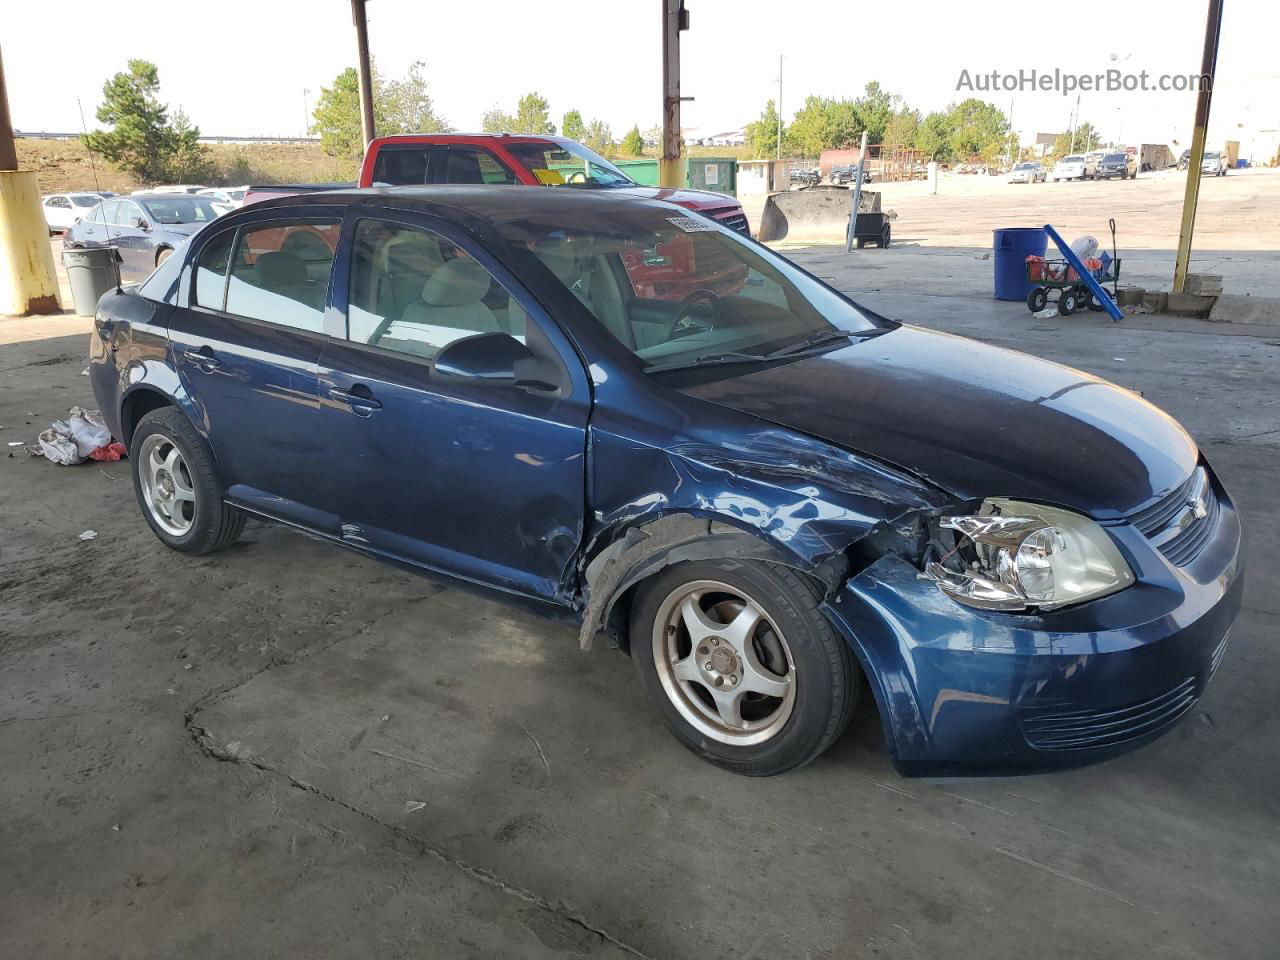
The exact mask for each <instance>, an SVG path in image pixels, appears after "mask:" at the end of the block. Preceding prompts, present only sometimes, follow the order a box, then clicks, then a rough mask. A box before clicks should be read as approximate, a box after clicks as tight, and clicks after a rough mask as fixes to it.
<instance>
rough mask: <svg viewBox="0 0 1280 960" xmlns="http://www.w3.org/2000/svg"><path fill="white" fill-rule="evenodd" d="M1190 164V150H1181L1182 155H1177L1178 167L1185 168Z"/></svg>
mask: <svg viewBox="0 0 1280 960" xmlns="http://www.w3.org/2000/svg"><path fill="white" fill-rule="evenodd" d="M1190 166H1191V151H1190V150H1183V151H1182V156H1180V157H1178V169H1179V170H1186V169H1187V168H1188V167H1190Z"/></svg>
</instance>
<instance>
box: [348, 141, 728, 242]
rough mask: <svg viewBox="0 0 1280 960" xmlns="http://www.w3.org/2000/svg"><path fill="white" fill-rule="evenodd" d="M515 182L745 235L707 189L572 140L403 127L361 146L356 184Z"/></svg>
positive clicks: (721, 198)
mask: <svg viewBox="0 0 1280 960" xmlns="http://www.w3.org/2000/svg"><path fill="white" fill-rule="evenodd" d="M424 183H506V184H511V183H522V184H524V185H526V186H530V187H539V186H567V187H575V186H576V187H588V188H591V187H596V188H607V189H612V190H624V191H626V192H627V193H628V194H630V195H632V196H636V197H646V198H648V199H652V200H666V201H668V202H669V203H675V204H679V205H680V206H682V207H688V208H689V209H690V210H697V211H698V212H699V213H701V214H703V215H705V216H708V217H711V218H713V219H715V220H717V221H719V222H720V223H722V224H724V225H725V226H726V227H729V228H730V229H733V230H737V231H738V232H739V233H746V234H749V233H750V231H749V229H748V227H747V217H746V214H744V213H743V211H742V205H741V204H739V203H738V201H737V200H735V199H734V198H733V197H730V196H727V195H725V194H722V193H711V192H710V191H707V190H682V189H672V188H669V187H646V186H642V185H641V184H638V183H636V182H635V181H634V180H632V179H631V178H630V177H628V176H627V175H626V174H625V173H623V172H622V171H621V170H619V169H618V168H617V167H615V166H614V165H613V164H611V163H610V162H609V161H608V160H606V159H604V158H603V157H601V156H600V155H599V154H597V153H595V152H594V151H592V150H590V149H588V148H587V147H584V146H583V145H582V144H580V143H578V142H577V141H576V140H568V139H566V138H565V137H552V136H529V135H524V134H507V133H494V134H470V133H467V134H463V133H409V134H401V135H398V136H393V137H378V138H377V139H375V140H373V141H372V142H370V144H369V147H368V149H367V150H365V154H364V163H363V164H362V165H361V167H360V186H362V187H376V186H388V187H399V186H409V185H415V184H416V185H421V184H424Z"/></svg>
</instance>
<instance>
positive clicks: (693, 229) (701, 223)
mask: <svg viewBox="0 0 1280 960" xmlns="http://www.w3.org/2000/svg"><path fill="white" fill-rule="evenodd" d="M667 223H672V224H675V225H676V226H677V227H679V228H680V229H681V230H683V231H684V232H685V233H702V232H703V231H706V230H714V229H715V228H716V225H715V224H714V223H708V222H707V221H705V220H695V219H693V217H667Z"/></svg>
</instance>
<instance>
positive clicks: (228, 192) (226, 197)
mask: <svg viewBox="0 0 1280 960" xmlns="http://www.w3.org/2000/svg"><path fill="white" fill-rule="evenodd" d="M248 192H249V188H248V187H247V186H244V187H206V188H205V189H203V190H201V191H200V192H199V193H198V194H196V195H197V196H200V197H208V198H209V199H210V200H212V201H213V202H214V203H215V204H220V205H222V206H225V207H226V208H227V209H228V210H238V209H239V208H240V207H242V206H244V195H245V194H246V193H248Z"/></svg>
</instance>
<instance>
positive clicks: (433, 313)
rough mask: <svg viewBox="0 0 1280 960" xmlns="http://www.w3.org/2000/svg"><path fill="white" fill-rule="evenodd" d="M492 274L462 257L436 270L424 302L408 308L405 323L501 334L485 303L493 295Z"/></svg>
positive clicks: (428, 282) (428, 280)
mask: <svg viewBox="0 0 1280 960" xmlns="http://www.w3.org/2000/svg"><path fill="white" fill-rule="evenodd" d="M489 282H490V278H489V274H488V272H487V271H486V270H485V269H484V267H482V266H480V265H479V264H478V263H476V262H475V261H474V260H471V259H464V258H462V257H459V258H457V259H454V260H450V261H449V262H448V263H446V264H445V265H444V266H442V267H441V268H440V269H439V270H436V271H435V272H434V273H433V274H432V275H431V276H430V277H428V278H427V282H426V283H424V284H423V285H422V299H421V300H420V301H418V302H417V303H411V304H409V306H407V307H405V310H404V314H403V315H402V316H401V318H400V319H401V321H402V322H404V323H418V324H427V325H430V326H436V327H449V328H451V329H454V330H469V331H471V332H473V333H499V332H501V327H499V325H498V319H497V317H495V316H494V314H493V311H492V310H490V309H489V308H488V307H487V306H485V305H484V304H483V303H482V302H481V301H482V300H483V299H484V296H485V294H486V293H488V292H489Z"/></svg>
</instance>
